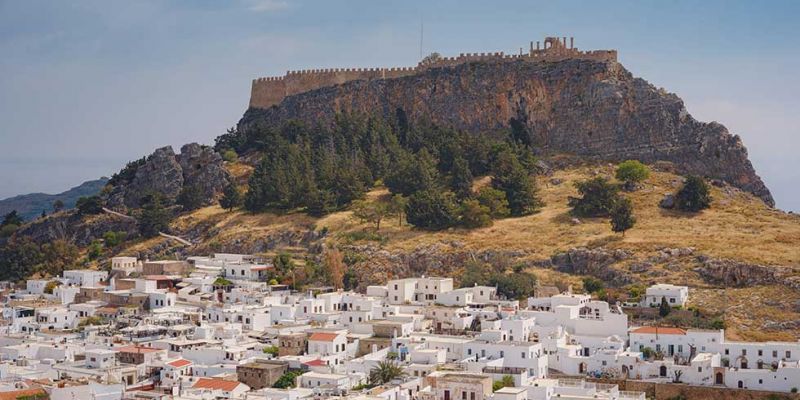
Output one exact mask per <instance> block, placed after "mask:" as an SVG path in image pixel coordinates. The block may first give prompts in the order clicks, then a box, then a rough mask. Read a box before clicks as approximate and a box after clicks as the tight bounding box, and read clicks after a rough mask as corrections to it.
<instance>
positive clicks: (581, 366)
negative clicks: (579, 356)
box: [578, 363, 586, 374]
mask: <svg viewBox="0 0 800 400" xmlns="http://www.w3.org/2000/svg"><path fill="white" fill-rule="evenodd" d="M578 373H581V374H585V373H586V363H580V364H578Z"/></svg>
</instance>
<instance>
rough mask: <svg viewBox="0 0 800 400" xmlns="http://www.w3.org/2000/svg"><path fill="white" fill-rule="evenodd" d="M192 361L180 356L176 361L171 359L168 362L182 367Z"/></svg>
mask: <svg viewBox="0 0 800 400" xmlns="http://www.w3.org/2000/svg"><path fill="white" fill-rule="evenodd" d="M191 363H192V362H191V361H189V360H186V359H183V358H179V359H177V360H175V361H170V362H168V363H167V364H169V365H171V366H173V367H175V368H180V367H185V366H187V365H190V364H191Z"/></svg>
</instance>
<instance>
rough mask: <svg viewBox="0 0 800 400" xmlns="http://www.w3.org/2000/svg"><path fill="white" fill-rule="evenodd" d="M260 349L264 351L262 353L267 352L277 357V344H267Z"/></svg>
mask: <svg viewBox="0 0 800 400" xmlns="http://www.w3.org/2000/svg"><path fill="white" fill-rule="evenodd" d="M262 351H263V352H264V354H269V355H271V356H273V357H277V356H278V346H267V347H264V349H263V350H262Z"/></svg>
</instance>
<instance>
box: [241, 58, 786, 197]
mask: <svg viewBox="0 0 800 400" xmlns="http://www.w3.org/2000/svg"><path fill="white" fill-rule="evenodd" d="M398 110H402V111H403V112H404V113H405V114H406V115H407V116H408V118H409V120H411V121H431V122H433V123H436V124H440V125H448V126H453V127H455V128H458V129H463V130H466V131H470V132H475V133H483V132H492V131H497V130H501V129H506V128H508V127H510V126H511V125H512V124H513V125H514V126H515V128H516V129H518V130H521V131H523V134H524V135H527V137H528V139H529V140H530V142H531V143H533V144H535V145H536V147H537V148H538V149H541V150H542V152H543V153H545V154H547V153H572V154H576V155H579V156H582V157H592V158H597V159H601V160H612V161H618V160H624V159H639V160H642V161H644V162H654V161H659V160H664V161H671V162H673V163H675V165H676V166H677V168H678V169H679V171H680V172H682V173H690V174H699V175H704V176H707V177H709V178H718V179H722V180H725V181H727V182H729V183H731V184H732V185H735V186H737V187H739V188H741V189H743V190H746V191H749V192H751V193H753V194H755V195H757V196H759V197H760V198H762V199H763V200H764V201H765V202H766V203H767V204H769V205H771V206H772V205H774V201H773V199H772V196H771V194H770V192H769V190H768V189H767V187H766V186H765V185H764V183H763V182H762V180H761V178H759V177H758V175H756V173H755V170H754V169H753V166H752V164H751V163H750V161H749V160H748V158H747V150H746V149H745V147H744V145H743V144H742V142H741V140H740V138H739V137H738V136H735V135H731V134H730V133H728V131H727V129H725V127H724V126H722V125H720V124H718V123H715V122H712V123H702V122H698V121H696V120H695V119H694V118H692V116H691V115H689V113H688V112H687V111H686V108H685V107H684V104H683V101H681V99H680V98H678V97H677V96H676V95H674V94H670V93H667V92H665V91H663V90H660V89H657V88H655V87H654V86H653V85H651V84H649V83H647V82H646V81H645V80H643V79H639V78H635V77H633V75H632V74H631V73H630V72H628V71H627V70H626V69H625V68H624V67H623V66H622V65H621V64H619V63H617V62H613V61H607V62H601V61H593V60H577V59H576V60H566V61H560V62H529V61H519V62H500V63H497V62H491V61H488V62H474V63H467V64H462V65H458V66H454V67H445V68H432V69H430V70H427V71H425V72H423V73H420V74H418V75H414V76H408V77H402V78H395V79H384V80H372V81H353V82H348V83H345V84H342V85H336V86H330V87H326V88H321V89H318V90H313V91H309V92H305V93H301V94H298V95H294V96H290V97H287V98H286V99H284V100H283V102H281V103H280V104H279V105H277V106H273V107H270V108H268V109H255V108H253V109H250V110H248V111H247V112H246V113H245V115H244V117H243V118H242V120H241V121H240V122H239V128H240V130H242V131H246V130H247V128H248V127H249V126H251V125H252V124H255V123H264V124H267V125H273V124H274V125H277V124H280V123H281V122H282V121H285V120H288V119H299V120H303V121H306V122H309V123H311V124H317V123H320V122H322V123H324V122H325V121H332V120H333V118H334V116H335V114H336V113H339V112H349V113H357V114H368V115H380V116H383V117H385V118H388V119H393V118H395V117H396V115H397V113H398Z"/></svg>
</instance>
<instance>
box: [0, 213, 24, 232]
mask: <svg viewBox="0 0 800 400" xmlns="http://www.w3.org/2000/svg"><path fill="white" fill-rule="evenodd" d="M24 222H25V221H23V220H22V217H21V216H20V215H19V213H17V210H11V211H10V212H9V213H8V214H6V215H4V216H3V221H2V222H0V238H7V237H11V235H13V234H14V232H16V231H17V229H19V227H20V225H22V224H23V223H24Z"/></svg>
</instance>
